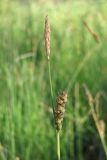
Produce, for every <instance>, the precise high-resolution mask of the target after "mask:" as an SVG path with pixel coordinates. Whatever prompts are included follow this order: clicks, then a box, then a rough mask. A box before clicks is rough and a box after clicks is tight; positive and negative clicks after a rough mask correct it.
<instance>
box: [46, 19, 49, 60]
mask: <svg viewBox="0 0 107 160" xmlns="http://www.w3.org/2000/svg"><path fill="white" fill-rule="evenodd" d="M45 49H46V55H47V59H48V60H49V59H50V24H49V21H48V16H46V18H45Z"/></svg>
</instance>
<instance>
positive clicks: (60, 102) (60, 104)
mask: <svg viewBox="0 0 107 160" xmlns="http://www.w3.org/2000/svg"><path fill="white" fill-rule="evenodd" d="M66 102H67V93H66V92H65V91H63V92H62V94H60V95H59V96H58V98H57V104H56V108H55V124H56V130H57V131H60V130H61V128H62V121H63V118H64V112H65V103H66Z"/></svg>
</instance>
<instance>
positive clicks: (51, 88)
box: [48, 60, 54, 114]
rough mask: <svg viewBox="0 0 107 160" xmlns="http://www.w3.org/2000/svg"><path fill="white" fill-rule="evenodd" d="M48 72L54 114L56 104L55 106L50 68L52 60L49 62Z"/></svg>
mask: <svg viewBox="0 0 107 160" xmlns="http://www.w3.org/2000/svg"><path fill="white" fill-rule="evenodd" d="M48 71H49V83H50V90H51V99H52V109H53V114H54V104H53V97H54V96H53V86H52V77H51V68H50V60H48Z"/></svg>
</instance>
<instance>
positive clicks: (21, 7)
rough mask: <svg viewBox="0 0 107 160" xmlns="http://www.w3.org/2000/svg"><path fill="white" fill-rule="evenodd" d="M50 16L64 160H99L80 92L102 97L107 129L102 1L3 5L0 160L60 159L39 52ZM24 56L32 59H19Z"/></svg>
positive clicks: (106, 30)
mask: <svg viewBox="0 0 107 160" xmlns="http://www.w3.org/2000/svg"><path fill="white" fill-rule="evenodd" d="M103 2H105V3H103ZM47 14H48V16H49V22H50V24H51V73H52V82H53V91H54V101H56V97H57V95H58V93H60V92H61V91H63V90H66V89H69V94H68V103H67V106H66V114H65V119H64V124H63V130H62V133H61V157H62V159H61V160H83V159H85V160H88V159H89V160H96V159H99V160H104V159H106V157H105V153H104V151H103V148H102V144H101V142H100V138H99V135H98V132H97V130H96V127H95V124H94V121H93V119H92V116H91V114H90V108H89V105H88V102H87V97H86V95H85V92H84V89H83V87H82V85H83V84H84V83H85V84H87V86H88V87H89V88H90V91H91V93H92V95H93V96H95V95H96V93H98V92H99V91H102V92H103V94H104V96H102V97H101V99H100V106H99V116H100V119H103V120H104V122H105V124H106V122H107V115H106V113H107V2H106V1H100V0H99V1H89V2H86V1H75V2H74V1H73V2H72V1H67V2H60V3H59V2H58V3H57V4H53V3H51V2H49V1H41V2H37V1H34V2H31V3H29V4H24V3H20V2H19V3H18V2H17V1H10V0H1V1H0V160H15V159H16V157H20V160H56V159H57V156H56V133H55V129H54V125H53V115H52V109H51V96H50V86H49V78H48V65H47V60H46V55H45V49H44V19H45V16H46V15H47ZM83 20H86V21H87V23H88V25H89V26H90V28H92V29H93V30H94V31H95V32H96V33H98V35H99V37H100V43H96V41H95V39H94V38H93V37H92V35H91V34H90V33H89V32H88V31H87V29H86V28H85V27H84V25H83ZM27 54H30V55H31V56H30V57H28V58H23V59H21V57H22V56H25V55H27ZM32 55H33V56H32ZM74 123H75V124H76V128H74ZM106 134H107V133H106V131H105V140H106V139H107V138H106V137H107V136H106Z"/></svg>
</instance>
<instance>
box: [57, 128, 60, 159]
mask: <svg viewBox="0 0 107 160" xmlns="http://www.w3.org/2000/svg"><path fill="white" fill-rule="evenodd" d="M57 156H58V160H60V132H59V131H57Z"/></svg>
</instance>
